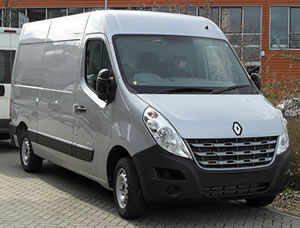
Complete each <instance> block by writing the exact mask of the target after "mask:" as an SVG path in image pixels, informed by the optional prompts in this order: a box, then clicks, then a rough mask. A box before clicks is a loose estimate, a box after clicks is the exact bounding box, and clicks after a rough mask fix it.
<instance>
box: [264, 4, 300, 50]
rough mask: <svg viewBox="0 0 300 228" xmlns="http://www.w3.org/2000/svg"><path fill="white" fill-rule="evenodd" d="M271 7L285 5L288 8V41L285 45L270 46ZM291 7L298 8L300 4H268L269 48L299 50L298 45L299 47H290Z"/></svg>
mask: <svg viewBox="0 0 300 228" xmlns="http://www.w3.org/2000/svg"><path fill="white" fill-rule="evenodd" d="M272 7H287V8H288V43H287V47H277V48H275V47H272V45H271V41H272V39H271V24H272V21H271V13H272ZM291 8H299V9H300V5H270V8H269V50H291V51H299V50H300V46H299V48H295V47H293V48H290V34H291Z"/></svg>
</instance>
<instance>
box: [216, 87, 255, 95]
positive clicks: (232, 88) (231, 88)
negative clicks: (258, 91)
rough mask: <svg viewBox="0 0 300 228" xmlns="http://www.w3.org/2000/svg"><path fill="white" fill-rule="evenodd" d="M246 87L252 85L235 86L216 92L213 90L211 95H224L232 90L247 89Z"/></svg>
mask: <svg viewBox="0 0 300 228" xmlns="http://www.w3.org/2000/svg"><path fill="white" fill-rule="evenodd" d="M245 87H250V85H235V86H230V87H225V88H220V89H216V90H213V91H212V92H210V93H213V94H218V93H223V92H227V91H230V90H234V89H240V88H245Z"/></svg>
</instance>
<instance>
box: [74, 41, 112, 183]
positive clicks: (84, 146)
mask: <svg viewBox="0 0 300 228" xmlns="http://www.w3.org/2000/svg"><path fill="white" fill-rule="evenodd" d="M107 43H108V42H107V41H106V39H105V37H104V36H102V35H93V36H89V37H88V38H86V40H85V56H84V72H82V74H83V75H82V77H81V78H80V82H79V84H78V86H77V89H76V106H75V110H74V112H75V115H76V120H75V135H74V140H75V146H76V148H77V155H78V156H77V157H78V158H79V160H78V166H79V170H80V172H81V173H82V174H84V175H87V176H89V177H91V178H94V179H95V180H97V181H100V182H101V181H104V180H105V173H106V170H105V165H104V164H105V163H104V162H105V161H104V158H105V151H106V150H107V147H108V145H109V142H110V141H109V140H110V135H111V119H112V115H111V105H107V104H106V102H105V101H103V100H101V99H99V98H98V96H97V94H96V79H97V76H98V73H99V71H100V70H102V69H105V68H106V69H109V70H112V67H111V61H110V58H109V54H108V48H107V47H108V46H107Z"/></svg>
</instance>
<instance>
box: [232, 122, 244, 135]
mask: <svg viewBox="0 0 300 228" xmlns="http://www.w3.org/2000/svg"><path fill="white" fill-rule="evenodd" d="M232 130H233V131H234V133H235V134H236V135H241V134H242V131H243V128H242V127H241V125H240V124H239V123H238V122H234V123H233V126H232Z"/></svg>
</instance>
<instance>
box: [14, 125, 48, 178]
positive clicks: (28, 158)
mask: <svg viewBox="0 0 300 228" xmlns="http://www.w3.org/2000/svg"><path fill="white" fill-rule="evenodd" d="M19 145H20V158H21V163H22V166H23V169H24V170H25V171H26V172H29V173H31V172H37V171H40V169H41V168H42V164H43V159H42V158H40V157H39V156H37V155H35V154H34V153H33V148H32V145H31V141H30V139H29V137H28V133H27V132H26V131H24V132H23V133H22V134H21V135H20V137H19Z"/></svg>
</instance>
